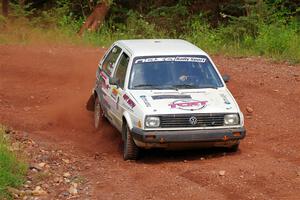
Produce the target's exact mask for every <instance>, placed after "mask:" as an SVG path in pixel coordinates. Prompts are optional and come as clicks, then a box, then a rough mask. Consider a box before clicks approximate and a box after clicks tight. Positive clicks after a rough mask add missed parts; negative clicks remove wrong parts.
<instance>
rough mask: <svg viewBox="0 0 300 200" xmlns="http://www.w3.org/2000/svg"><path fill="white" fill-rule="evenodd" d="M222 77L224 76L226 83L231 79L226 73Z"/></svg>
mask: <svg viewBox="0 0 300 200" xmlns="http://www.w3.org/2000/svg"><path fill="white" fill-rule="evenodd" d="M222 78H223V81H224V82H225V83H227V82H228V81H229V80H230V77H229V76H228V75H226V74H224V75H223V76H222Z"/></svg>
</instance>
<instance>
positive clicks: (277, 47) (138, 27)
mask: <svg viewBox="0 0 300 200" xmlns="http://www.w3.org/2000/svg"><path fill="white" fill-rule="evenodd" d="M45 21H47V20H44V19H40V21H39V22H37V21H36V22H30V21H29V20H28V19H26V18H24V17H19V18H17V19H14V20H13V21H10V22H9V23H7V21H6V20H5V19H4V18H3V17H2V18H1V15H0V28H1V27H2V29H3V30H4V31H2V32H0V44H24V45H26V44H32V43H38V44H43V43H47V44H73V45H78V46H94V47H109V46H110V45H111V44H112V43H113V42H114V41H116V40H119V39H136V38H181V39H186V40H188V41H190V42H192V43H194V44H196V45H197V46H199V47H200V48H201V49H203V50H204V51H206V52H208V53H209V54H224V55H228V56H234V57H246V56H263V57H266V58H271V59H273V60H275V61H288V62H289V63H291V64H296V63H300V27H299V26H300V24H299V22H297V21H296V22H295V23H285V24H279V23H278V24H275V23H271V24H266V23H260V24H255V23H253V24H254V25H253V24H251V26H253V27H251V26H250V28H246V27H247V26H248V25H247V23H248V22H247V23H245V22H244V21H243V22H237V23H238V24H228V25H226V26H220V27H217V28H212V27H210V26H209V25H208V24H206V23H205V21H204V20H201V18H195V19H191V20H190V21H189V22H188V23H187V25H186V27H185V31H184V32H183V33H177V34H174V30H173V32H169V33H168V32H167V31H166V30H163V29H160V30H157V27H156V26H155V25H154V24H151V23H148V22H147V21H146V20H144V19H142V18H139V17H138V16H136V14H132V15H130V17H128V19H127V22H126V23H122V24H121V23H119V24H117V23H113V22H111V21H109V20H108V21H107V22H106V23H105V24H104V25H103V26H102V27H101V29H100V30H99V31H98V32H94V33H88V32H87V33H85V34H84V36H83V37H79V36H78V35H77V34H76V32H77V30H79V28H80V25H81V23H80V22H78V21H74V20H72V19H69V18H63V19H62V20H60V21H59V22H58V23H57V24H51V23H53V21H55V20H48V21H52V22H51V23H50V25H48V26H45V25H43V22H45ZM239 23H242V24H239ZM243 23H245V27H244V25H243ZM7 24H9V26H8V25H7ZM37 24H39V25H37ZM41 24H42V25H41ZM251 28H252V29H253V30H252V31H249V30H250V29H251ZM175 31H176V30H175ZM254 32H255V35H254V34H253V33H254Z"/></svg>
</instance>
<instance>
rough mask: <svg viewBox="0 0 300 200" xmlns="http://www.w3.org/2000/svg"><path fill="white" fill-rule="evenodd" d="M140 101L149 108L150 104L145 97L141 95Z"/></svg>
mask: <svg viewBox="0 0 300 200" xmlns="http://www.w3.org/2000/svg"><path fill="white" fill-rule="evenodd" d="M140 97H141V99H142V100H143V102H144V104H145V105H146V106H147V107H151V104H150V103H149V101H148V100H147V98H146V96H145V95H142V96H140Z"/></svg>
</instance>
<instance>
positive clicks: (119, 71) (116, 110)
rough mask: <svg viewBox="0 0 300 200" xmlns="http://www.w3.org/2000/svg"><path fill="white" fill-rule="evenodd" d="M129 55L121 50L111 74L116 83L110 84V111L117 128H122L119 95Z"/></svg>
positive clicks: (122, 92)
mask: <svg viewBox="0 0 300 200" xmlns="http://www.w3.org/2000/svg"><path fill="white" fill-rule="evenodd" d="M129 59H130V57H129V56H128V54H126V53H125V52H124V51H123V52H122V54H121V56H120V58H119V60H118V64H117V65H116V68H115V70H114V73H113V75H112V78H113V79H114V80H117V82H118V84H117V85H111V90H110V92H111V93H110V98H111V100H110V102H112V105H111V111H112V114H113V118H114V124H115V126H116V128H117V129H119V130H121V129H122V115H123V108H122V107H121V106H120V101H121V100H122V99H121V97H122V96H123V94H124V85H125V77H126V72H127V67H128V64H129Z"/></svg>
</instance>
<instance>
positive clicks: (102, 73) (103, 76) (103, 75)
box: [100, 71, 108, 80]
mask: <svg viewBox="0 0 300 200" xmlns="http://www.w3.org/2000/svg"><path fill="white" fill-rule="evenodd" d="M100 76H101V77H102V78H103V79H104V80H107V79H108V78H107V76H106V75H105V74H104V72H103V71H101V72H100Z"/></svg>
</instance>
